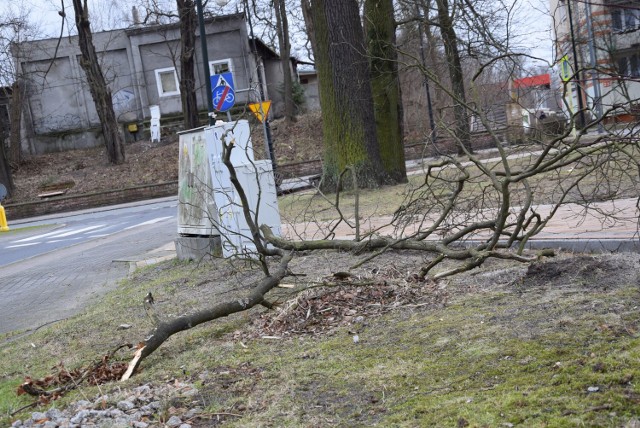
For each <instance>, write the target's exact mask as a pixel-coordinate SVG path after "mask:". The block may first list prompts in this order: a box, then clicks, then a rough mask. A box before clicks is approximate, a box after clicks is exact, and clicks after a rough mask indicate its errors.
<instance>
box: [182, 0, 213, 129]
mask: <svg viewBox="0 0 640 428" xmlns="http://www.w3.org/2000/svg"><path fill="white" fill-rule="evenodd" d="M176 4H177V7H178V16H179V17H180V48H181V49H180V98H181V101H182V113H183V117H184V127H185V129H194V128H197V127H198V126H200V120H199V118H198V103H197V100H196V79H195V71H194V69H195V45H196V24H197V20H196V10H195V3H194V2H193V0H176ZM205 78H208V76H205Z"/></svg>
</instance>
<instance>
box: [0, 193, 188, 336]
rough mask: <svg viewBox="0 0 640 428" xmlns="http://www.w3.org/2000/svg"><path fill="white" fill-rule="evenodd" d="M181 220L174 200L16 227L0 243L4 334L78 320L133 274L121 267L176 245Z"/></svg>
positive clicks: (0, 304)
mask: <svg viewBox="0 0 640 428" xmlns="http://www.w3.org/2000/svg"><path fill="white" fill-rule="evenodd" d="M175 213H176V201H175V198H174V199H173V200H167V201H164V202H162V203H158V202H155V203H154V202H153V201H150V202H147V203H146V204H136V205H134V206H129V205H128V206H124V207H117V208H116V209H113V208H111V209H108V210H103V211H99V212H82V213H72V214H65V215H62V216H48V217H46V218H42V219H38V220H33V219H32V220H28V221H21V222H15V223H12V222H11V221H10V222H9V227H10V228H11V231H10V232H8V233H7V234H6V235H5V234H2V235H0V334H2V333H7V332H11V331H16V330H26V329H34V328H37V327H38V326H40V325H44V324H47V323H50V322H54V321H56V320H60V319H63V318H66V317H69V316H72V315H74V314H76V313H78V312H79V311H80V310H82V308H84V307H85V306H86V305H87V304H89V303H91V302H92V301H95V299H96V298H97V297H99V296H101V295H103V294H104V293H106V292H107V291H109V290H112V289H113V288H115V286H116V284H117V281H118V280H120V279H122V278H124V277H125V276H126V275H127V273H128V272H129V264H128V263H122V262H118V261H125V260H128V259H133V258H135V257H136V256H139V255H140V254H144V253H147V252H149V251H152V250H154V249H157V248H158V247H161V246H163V245H165V244H167V243H169V242H172V241H173V240H174V239H175V237H176V231H177V229H176V219H175ZM32 226H42V227H39V228H33V227H32ZM25 227H30V228H28V229H24V228H25ZM20 229H22V230H20Z"/></svg>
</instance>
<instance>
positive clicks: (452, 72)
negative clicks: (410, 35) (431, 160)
mask: <svg viewBox="0 0 640 428" xmlns="http://www.w3.org/2000/svg"><path fill="white" fill-rule="evenodd" d="M436 6H437V8H438V23H439V24H440V34H441V35H442V41H443V43H444V51H445V56H446V58H447V67H448V69H449V78H450V80H451V92H452V93H453V115H454V118H455V121H456V125H455V128H454V132H455V137H456V138H457V140H458V154H464V153H465V150H466V151H469V152H472V148H471V143H470V136H469V118H468V117H467V111H466V106H465V104H466V97H465V89H464V75H463V74H462V62H461V61H460V54H459V52H458V41H457V40H458V39H457V35H456V30H455V28H454V27H453V18H452V17H451V15H450V10H449V0H436Z"/></svg>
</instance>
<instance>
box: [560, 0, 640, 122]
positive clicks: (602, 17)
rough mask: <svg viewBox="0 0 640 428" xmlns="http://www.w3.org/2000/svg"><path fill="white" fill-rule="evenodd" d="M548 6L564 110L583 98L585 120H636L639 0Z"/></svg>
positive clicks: (571, 0) (563, 1) (566, 0)
mask: <svg viewBox="0 0 640 428" xmlns="http://www.w3.org/2000/svg"><path fill="white" fill-rule="evenodd" d="M550 7H551V12H552V14H553V22H554V27H555V35H556V40H555V50H556V58H557V60H558V64H559V68H560V70H559V72H560V75H561V76H562V80H563V81H564V82H565V84H564V85H563V88H562V89H563V98H564V100H565V102H564V109H565V111H566V112H567V113H571V112H576V111H578V107H579V105H581V104H582V106H583V108H585V109H586V110H585V112H586V114H587V116H588V117H586V118H585V119H586V120H594V119H598V118H601V117H604V120H603V122H604V123H605V124H612V123H616V122H630V121H637V117H636V116H637V114H638V111H639V108H640V2H638V1H631V0H603V1H599V2H590V1H577V0H550ZM576 64H577V70H576Z"/></svg>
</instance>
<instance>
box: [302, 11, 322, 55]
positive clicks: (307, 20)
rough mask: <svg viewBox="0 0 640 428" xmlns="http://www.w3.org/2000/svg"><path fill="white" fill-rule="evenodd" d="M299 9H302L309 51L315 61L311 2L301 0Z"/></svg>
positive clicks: (314, 37) (315, 50) (314, 36)
mask: <svg viewBox="0 0 640 428" xmlns="http://www.w3.org/2000/svg"><path fill="white" fill-rule="evenodd" d="M300 8H301V9H302V17H303V18H304V27H305V30H306V33H307V37H308V38H309V43H311V50H312V51H313V58H314V60H315V53H316V52H317V50H318V49H317V48H316V35H315V32H314V31H315V30H314V25H313V13H312V11H311V0H301V1H300Z"/></svg>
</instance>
